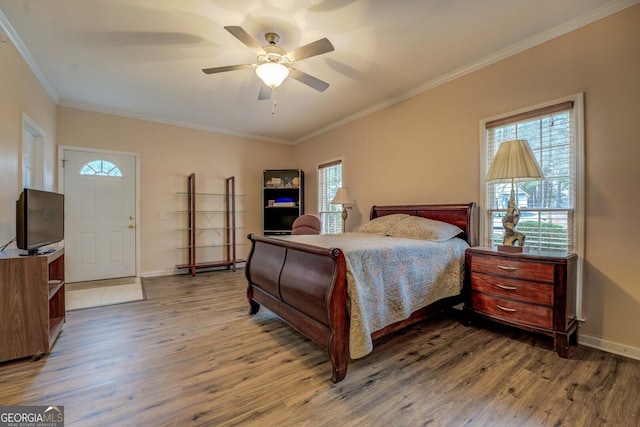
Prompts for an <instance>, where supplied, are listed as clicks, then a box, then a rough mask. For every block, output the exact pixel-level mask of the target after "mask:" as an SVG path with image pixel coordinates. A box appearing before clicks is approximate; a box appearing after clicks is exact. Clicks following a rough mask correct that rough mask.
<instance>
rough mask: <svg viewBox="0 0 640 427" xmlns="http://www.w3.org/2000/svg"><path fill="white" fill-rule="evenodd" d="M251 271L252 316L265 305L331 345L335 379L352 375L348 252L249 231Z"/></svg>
mask: <svg viewBox="0 0 640 427" xmlns="http://www.w3.org/2000/svg"><path fill="white" fill-rule="evenodd" d="M248 238H249V240H250V241H251V251H250V253H249V256H248V258H247V264H246V268H245V274H246V277H247V280H248V282H249V286H248V288H247V298H248V299H249V304H250V311H249V313H250V314H255V313H257V312H258V310H259V309H260V305H264V306H265V307H266V308H268V309H269V310H270V311H272V312H273V313H275V314H276V315H277V316H279V317H280V318H282V319H283V320H284V321H285V322H287V323H288V324H289V325H291V326H292V327H294V328H295V329H297V330H298V331H300V332H301V333H303V334H304V335H306V336H307V337H309V338H310V339H312V340H313V341H315V342H316V343H318V344H320V345H321V346H323V347H325V348H326V349H327V350H328V351H329V357H330V358H331V363H332V365H333V374H332V376H331V381H333V382H334V383H335V382H338V381H340V380H342V379H343V378H344V377H345V375H346V374H347V364H348V362H349V317H348V315H347V279H346V263H345V258H344V254H343V253H342V251H341V250H340V249H323V248H318V247H315V246H310V245H304V244H300V243H295V242H288V241H284V240H278V239H272V238H266V237H262V236H257V235H254V234H249V236H248Z"/></svg>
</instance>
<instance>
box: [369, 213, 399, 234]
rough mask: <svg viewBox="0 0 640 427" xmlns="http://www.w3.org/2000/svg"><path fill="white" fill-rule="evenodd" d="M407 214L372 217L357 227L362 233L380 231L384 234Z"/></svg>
mask: <svg viewBox="0 0 640 427" xmlns="http://www.w3.org/2000/svg"><path fill="white" fill-rule="evenodd" d="M408 216H409V215H408V214H391V215H385V216H380V217H378V218H374V219H372V220H371V221H369V222H365V223H364V224H362V225H361V226H360V228H358V231H360V232H362V233H382V234H386V233H387V232H388V231H389V229H390V228H391V227H392V226H393V225H394V224H395V223H397V222H398V221H402V220H403V219H405V218H406V217H408Z"/></svg>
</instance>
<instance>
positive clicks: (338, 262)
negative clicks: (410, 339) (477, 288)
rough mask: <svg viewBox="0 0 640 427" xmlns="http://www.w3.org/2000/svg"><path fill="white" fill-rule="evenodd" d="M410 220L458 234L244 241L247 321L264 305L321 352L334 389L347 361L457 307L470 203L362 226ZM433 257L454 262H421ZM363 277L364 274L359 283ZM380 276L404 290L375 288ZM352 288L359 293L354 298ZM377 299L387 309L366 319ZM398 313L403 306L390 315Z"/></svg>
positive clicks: (399, 209) (395, 212)
mask: <svg viewBox="0 0 640 427" xmlns="http://www.w3.org/2000/svg"><path fill="white" fill-rule="evenodd" d="M386 216H388V217H387V218H386V219H384V220H382V219H381V218H383V217H386ZM410 217H421V218H427V219H431V220H435V221H439V222H441V223H447V224H452V225H454V226H456V227H458V228H459V230H456V231H455V232H454V234H455V233H456V232H458V231H459V234H457V235H456V237H453V238H451V239H448V238H447V239H446V241H443V242H440V241H438V242H435V243H434V242H433V241H428V242H425V241H424V240H420V239H416V238H406V236H403V235H400V237H398V234H396V235H394V234H393V233H387V232H386V231H384V232H378V231H379V230H377V229H375V227H373V228H372V230H373V231H374V232H371V233H368V234H365V233H362V232H358V233H345V234H342V235H315V236H282V237H280V236H273V237H265V236H258V235H254V234H250V235H249V236H248V239H249V240H250V241H251V251H250V253H249V256H248V258H247V264H246V268H245V274H246V277H247V280H248V282H249V284H248V288H247V298H248V300H249V305H250V310H249V313H250V314H255V313H257V312H258V310H259V309H260V306H261V305H263V306H264V307H266V308H267V309H269V310H270V311H272V312H273V313H274V314H276V315H277V316H278V317H280V318H281V319H283V320H284V321H285V322H287V323H288V324H289V325H291V326H293V327H294V328H295V329H297V330H298V331H299V332H301V333H302V334H304V335H305V336H307V337H308V338H310V339H311V340H313V341H315V342H316V343H318V344H320V345H321V346H323V347H325V348H326V349H327V350H328V352H329V357H330V359H331V363H332V366H333V372H332V376H331V380H332V381H333V382H334V383H336V382H338V381H341V380H342V379H343V378H344V377H345V375H346V373H347V365H348V362H349V359H350V358H353V359H355V358H358V357H362V356H364V355H365V354H367V353H368V352H369V351H371V350H372V349H373V341H375V340H376V339H378V338H381V337H383V336H385V335H388V334H390V333H392V332H395V331H398V330H400V329H402V328H405V327H407V326H409V325H411V324H414V323H416V322H418V321H421V320H424V319H426V318H429V317H431V316H433V315H435V314H438V313H440V312H442V311H443V310H444V309H447V308H449V307H452V306H454V305H456V304H459V303H460V302H462V301H463V295H462V293H463V292H462V290H463V280H464V271H463V269H464V250H465V249H466V247H468V246H476V245H477V244H478V242H477V240H478V237H477V231H478V228H477V213H476V205H475V203H468V204H444V205H401V206H373V207H372V208H371V213H370V220H371V221H370V223H368V224H372V225H375V224H377V225H379V224H380V223H381V222H389V223H391V220H393V221H399V220H397V218H401V219H406V218H410ZM387 220H389V221H387ZM411 220H415V221H419V222H428V221H423V220H420V219H416V218H411ZM405 222H406V221H405ZM368 224H367V225H368ZM434 224H435V223H434ZM449 228H452V227H449ZM368 245H371V247H370V248H369V246H368ZM376 245H378V246H381V248H378V247H377V246H376ZM396 246H397V247H398V248H397V249H396ZM345 248H347V249H345ZM363 248H364V249H363ZM392 250H393V251H396V250H397V251H398V252H392ZM433 250H435V251H444V252H446V253H447V255H448V256H453V258H452V259H450V260H448V261H442V260H441V259H440V258H439V256H438V257H437V258H436V257H433V256H431V255H422V251H427V252H425V253H427V254H430V253H431V252H430V251H433ZM383 259H388V260H392V262H391V264H392V265H393V267H386V268H388V269H389V270H392V271H391V272H386V271H385V270H384V268H385V267H384V266H383V267H379V266H377V264H376V263H377V262H378V260H383ZM432 259H433V260H434V261H431V260H432ZM438 260H440V261H438ZM405 263H406V264H407V265H405ZM411 263H413V264H411ZM432 264H433V266H432ZM366 269H370V270H371V271H369V272H368V273H367V274H364V275H362V271H364V270H366ZM432 269H433V270H432ZM438 269H444V270H438ZM421 270H425V272H426V273H425V272H422V271H421ZM387 273H388V274H387ZM415 274H422V275H424V274H426V275H427V276H428V277H426V278H423V277H420V276H414V275H415ZM386 275H389V276H390V277H391V279H390V280H391V281H392V282H395V281H400V282H402V281H405V282H407V281H408V282H409V283H408V285H409V289H408V290H406V289H400V288H399V289H398V290H397V291H396V290H395V289H394V288H393V287H390V285H389V284H388V283H387V282H381V283H377V282H379V281H384V280H388V279H385V276H386ZM431 276H433V277H431ZM436 276H437V277H436ZM415 277H418V279H415ZM442 277H445V279H446V278H447V277H449V279H448V282H449V283H448V284H445V285H438V286H439V288H438V289H439V291H438V290H437V291H436V292H435V293H433V292H432V291H431V290H427V289H426V288H430V287H431V282H435V283H438V281H440V279H441V278H442ZM446 281H447V280H445V282H446ZM414 282H415V283H414ZM422 282H425V283H422ZM392 285H393V286H395V284H392ZM405 285H407V284H405ZM443 286H444V287H443ZM358 287H361V288H364V291H357V288H358ZM423 287H424V288H425V290H424V291H423V289H422V288H423ZM378 288H384V291H380V290H379V289H378ZM358 292H360V293H364V294H365V295H364V296H361V294H358ZM423 292H425V293H424V294H423ZM427 292H429V293H427ZM381 295H383V296H384V298H388V297H389V295H391V299H392V300H393V301H390V302H388V307H385V306H384V304H385V303H384V302H382V306H380V307H374V308H373V311H374V313H373V314H370V315H369V314H367V311H366V309H365V308H364V306H365V305H366V304H367V302H366V301H365V300H370V301H373V302H374V303H380V302H381V301H379V299H382V297H381ZM403 301H404V302H403ZM405 303H406V304H405ZM397 305H400V306H403V305H406V306H403V307H401V308H400V309H398V310H396V309H395V308H394V307H395V306H397ZM389 307H392V309H389ZM381 313H382V314H381Z"/></svg>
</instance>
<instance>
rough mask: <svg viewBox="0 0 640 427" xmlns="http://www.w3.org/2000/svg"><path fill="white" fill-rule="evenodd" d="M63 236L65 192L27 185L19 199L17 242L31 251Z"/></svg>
mask: <svg viewBox="0 0 640 427" xmlns="http://www.w3.org/2000/svg"><path fill="white" fill-rule="evenodd" d="M63 239H64V195H63V194H59V193H53V192H50V191H42V190H34V189H31V188H25V189H24V190H23V191H22V193H21V194H20V198H19V199H18V200H17V201H16V244H17V246H18V249H23V250H25V251H27V253H28V255H37V254H38V248H41V247H42V246H46V245H50V244H52V243H56V242H59V241H61V240H63Z"/></svg>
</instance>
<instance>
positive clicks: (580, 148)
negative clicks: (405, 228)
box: [479, 93, 585, 320]
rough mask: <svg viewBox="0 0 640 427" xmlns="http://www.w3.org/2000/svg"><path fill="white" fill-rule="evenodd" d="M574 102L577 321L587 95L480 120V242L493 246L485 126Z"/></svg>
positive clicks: (579, 305) (579, 317)
mask: <svg viewBox="0 0 640 427" xmlns="http://www.w3.org/2000/svg"><path fill="white" fill-rule="evenodd" d="M567 101H572V102H573V111H574V126H575V128H574V131H575V147H574V156H575V157H574V159H575V171H574V174H575V199H574V205H573V210H574V219H573V227H574V235H573V251H572V252H573V253H575V254H576V255H578V268H577V287H578V289H577V295H576V297H577V298H576V308H577V317H578V320H583V316H582V281H583V280H582V270H583V258H584V236H585V224H584V221H585V211H584V200H585V185H584V166H585V154H584V153H585V150H584V94H583V93H577V94H573V95H569V96H566V97H563V98H559V99H555V100H552V101H548V102H544V103H541V104H537V105H532V106H528V107H524V108H521V109H519V110H516V111H510V112H507V113H504V114H500V115H497V116H493V117H489V118H486V119H482V120H480V123H479V126H480V127H479V133H480V165H479V166H480V168H479V170H480V177H479V186H480V198H479V200H480V201H481V203H482V205H483V206H481V209H480V212H481V215H480V242H483V244H484V245H489V244H490V236H487V227H486V222H487V219H488V212H489V207H488V206H486V204H487V183H486V181H485V177H486V175H487V168H488V162H487V158H488V153H487V147H488V140H487V133H488V132H487V130H486V124H487V123H488V122H492V121H496V120H500V119H503V118H507V117H512V116H516V115H519V114H526V113H528V112H531V111H534V110H538V109H542V108H546V107H550V106H552V105H555V104H561V103H563V102H567Z"/></svg>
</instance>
